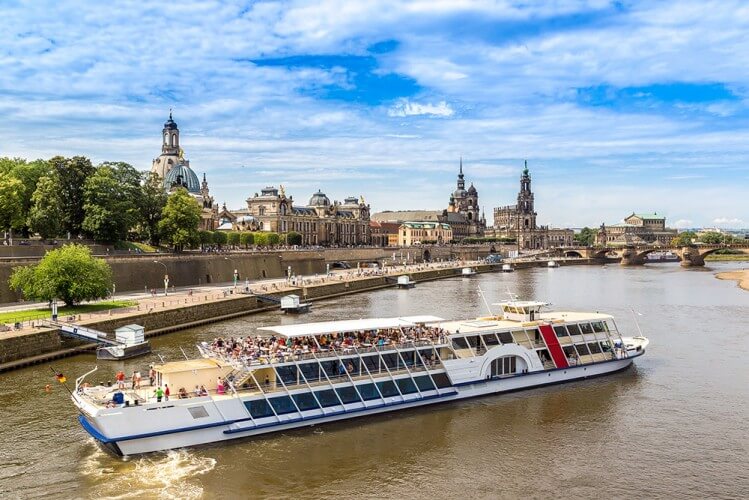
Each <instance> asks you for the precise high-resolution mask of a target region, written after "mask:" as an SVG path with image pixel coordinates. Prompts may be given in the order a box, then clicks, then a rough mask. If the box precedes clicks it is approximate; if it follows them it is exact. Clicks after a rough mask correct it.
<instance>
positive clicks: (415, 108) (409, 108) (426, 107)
mask: <svg viewBox="0 0 749 500" xmlns="http://www.w3.org/2000/svg"><path fill="white" fill-rule="evenodd" d="M454 113H455V112H454V111H453V109H452V108H451V107H450V105H449V104H447V103H446V102H445V101H440V102H438V103H437V104H430V103H424V104H421V103H418V102H413V101H409V100H408V99H401V100H399V101H398V102H396V103H395V104H393V106H392V107H391V108H390V109H388V116H418V115H434V116H452V115H453V114H454Z"/></svg>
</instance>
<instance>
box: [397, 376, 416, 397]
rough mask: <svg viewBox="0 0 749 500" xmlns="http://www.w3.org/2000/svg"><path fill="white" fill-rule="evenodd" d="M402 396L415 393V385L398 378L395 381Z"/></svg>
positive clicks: (408, 379) (405, 379)
mask: <svg viewBox="0 0 749 500" xmlns="http://www.w3.org/2000/svg"><path fill="white" fill-rule="evenodd" d="M395 382H396V383H397V384H398V388H399V389H400V390H401V393H402V394H412V393H414V392H417V391H416V384H414V381H413V380H411V379H410V378H399V379H398V380H396V381H395Z"/></svg>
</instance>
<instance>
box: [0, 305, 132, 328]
mask: <svg viewBox="0 0 749 500" xmlns="http://www.w3.org/2000/svg"><path fill="white" fill-rule="evenodd" d="M136 304H137V302H134V301H132V300H109V301H106V302H96V303H94V304H79V305H76V306H73V307H60V308H58V310H57V314H58V315H59V316H61V317H62V316H72V315H74V314H86V313H94V312H98V311H106V310H107V309H120V308H123V307H130V306H134V305H136ZM50 314H51V312H50V309H49V308H47V307H41V308H39V309H30V310H28V311H8V312H4V313H0V323H15V322H22V321H33V320H37V319H48V318H49V317H50Z"/></svg>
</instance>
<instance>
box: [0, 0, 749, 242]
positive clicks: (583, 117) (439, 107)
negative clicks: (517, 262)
mask: <svg viewBox="0 0 749 500" xmlns="http://www.w3.org/2000/svg"><path fill="white" fill-rule="evenodd" d="M747 33H749V3H747V2H740V1H737V2H733V1H731V0H721V1H716V2H711V1H707V0H701V1H690V0H681V1H674V2H668V1H657V2H654V1H643V2H638V1H626V0H624V1H601V0H587V1H586V0H555V1H550V0H549V1H538V2H536V1H532V0H522V1H502V0H497V1H473V0H450V1H444V0H429V1H421V0H416V1H412V2H406V1H400V2H396V1H390V0H377V1H375V0H371V1H363V0H362V1H357V0H316V1H288V2H267V1H207V0H204V1H189V0H181V1H179V2H141V1H138V0H133V1H118V0H113V1H111V2H108V3H106V5H105V4H102V3H101V2H93V1H92V2H82V1H79V2H73V1H65V0H56V1H46V0H35V1H34V2H24V1H13V0H10V1H8V0H3V1H2V2H1V3H0V156H11V157H23V158H29V159H34V158H49V157H51V156H54V155H57V154H62V155H66V156H72V155H84V156H88V157H90V158H91V159H92V160H93V161H94V162H96V163H98V162H102V161H126V162H129V163H131V164H132V165H134V166H136V167H137V168H139V169H141V170H147V169H150V166H151V161H152V160H153V158H155V157H156V156H158V155H159V154H160V150H161V128H162V126H163V123H164V121H165V120H166V119H167V117H168V115H169V110H170V109H173V114H174V119H175V121H176V122H177V123H178V124H179V127H180V132H181V145H182V147H183V148H184V150H185V155H186V157H187V158H189V159H190V163H191V166H192V168H193V169H194V170H195V171H196V173H197V174H198V175H199V176H202V173H204V172H205V173H206V175H207V178H208V181H209V185H210V188H211V193H212V194H213V195H214V197H215V198H216V201H217V202H219V203H223V202H226V204H227V206H228V207H229V208H239V207H242V206H243V205H244V204H245V203H244V200H245V199H246V198H247V197H249V196H251V195H252V194H253V193H255V192H259V191H260V190H261V189H262V188H263V187H265V186H269V185H274V186H278V185H279V184H283V186H284V187H285V190H286V193H287V194H288V195H293V196H294V199H295V203H297V204H301V205H304V204H306V203H307V200H308V199H309V197H310V196H311V194H312V193H313V192H315V191H317V190H318V189H321V190H322V191H324V192H325V193H327V194H328V196H329V197H330V198H331V199H338V200H342V199H343V198H345V197H346V196H352V195H353V196H359V195H363V196H364V197H365V199H366V201H367V202H368V203H370V204H371V206H372V209H373V211H382V210H398V209H422V208H423V209H434V210H436V209H443V208H446V207H447V203H448V199H449V195H450V192H451V191H452V190H454V189H455V181H456V174H457V169H458V162H459V158H460V157H462V158H463V165H464V171H465V174H466V179H467V182H468V184H469V185H470V183H471V182H472V183H474V184H475V186H476V188H477V189H478V192H479V202H480V204H481V206H482V207H483V208H484V209H485V211H486V216H487V218H488V219H489V221H490V222H491V219H492V209H493V207H496V206H501V205H507V204H511V203H514V200H515V198H516V196H517V191H518V188H519V176H520V174H521V171H522V168H523V161H524V160H527V161H528V166H529V169H530V172H531V176H532V179H533V189H534V192H535V199H536V210H537V212H538V221H539V223H543V224H551V225H552V226H556V227H581V226H583V225H589V226H597V225H599V224H600V223H601V222H606V223H608V224H610V223H615V222H619V221H621V219H622V218H623V217H625V216H627V215H629V214H630V213H632V212H657V213H658V214H662V215H665V216H666V217H667V218H668V220H667V222H668V224H669V225H670V226H674V227H681V228H686V227H712V226H718V227H724V228H732V227H733V228H737V227H749V196H747V195H748V194H749V193H748V192H747V188H749V165H748V164H747V156H748V155H747V153H749V36H747Z"/></svg>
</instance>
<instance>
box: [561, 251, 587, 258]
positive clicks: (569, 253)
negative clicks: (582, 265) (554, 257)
mask: <svg viewBox="0 0 749 500" xmlns="http://www.w3.org/2000/svg"><path fill="white" fill-rule="evenodd" d="M564 256H565V257H577V258H579V259H581V258H582V257H583V256H582V254H581V253H580V252H578V251H576V250H567V251H566V252H564Z"/></svg>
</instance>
